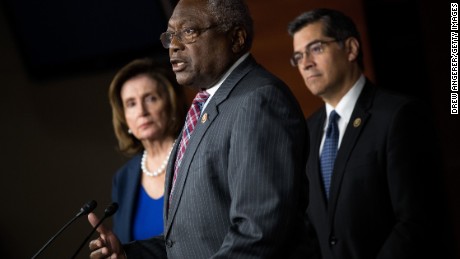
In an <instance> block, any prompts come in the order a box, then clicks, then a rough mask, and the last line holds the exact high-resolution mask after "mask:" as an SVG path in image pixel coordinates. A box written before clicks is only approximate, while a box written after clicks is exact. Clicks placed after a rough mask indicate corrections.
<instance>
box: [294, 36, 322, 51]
mask: <svg viewBox="0 0 460 259" xmlns="http://www.w3.org/2000/svg"><path fill="white" fill-rule="evenodd" d="M321 41H324V40H320V39H316V40H313V41H311V42H310V43H308V44H306V45H305V46H303V48H302V49H303V50H305V49H307V48H309V47H310V46H311V45H313V44H315V43H318V42H321ZM294 53H302V52H301V51H294Z"/></svg>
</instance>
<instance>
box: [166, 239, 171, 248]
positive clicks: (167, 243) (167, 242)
mask: <svg viewBox="0 0 460 259" xmlns="http://www.w3.org/2000/svg"><path fill="white" fill-rule="evenodd" d="M172 246H173V241H171V240H170V239H168V240H166V247H168V248H171V247H172Z"/></svg>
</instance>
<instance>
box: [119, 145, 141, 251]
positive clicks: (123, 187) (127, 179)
mask: <svg viewBox="0 0 460 259" xmlns="http://www.w3.org/2000/svg"><path fill="white" fill-rule="evenodd" d="M141 158H142V154H137V155H135V156H134V157H133V158H131V159H130V160H129V161H128V162H127V163H126V164H124V165H123V166H122V167H121V168H120V169H119V170H118V171H117V172H116V174H115V175H114V177H113V181H112V201H113V202H117V203H118V205H119V209H118V211H117V213H115V214H114V215H113V231H114V233H115V234H116V235H117V236H118V238H119V239H120V241H121V242H122V243H127V242H129V241H132V239H133V237H132V225H133V216H134V212H135V211H134V210H135V209H136V208H135V206H136V199H137V194H138V190H139V188H140V179H141V173H140V172H141Z"/></svg>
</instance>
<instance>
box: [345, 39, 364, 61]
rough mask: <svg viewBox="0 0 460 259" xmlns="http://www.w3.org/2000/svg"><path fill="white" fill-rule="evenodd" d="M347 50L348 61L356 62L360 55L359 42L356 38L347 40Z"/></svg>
mask: <svg viewBox="0 0 460 259" xmlns="http://www.w3.org/2000/svg"><path fill="white" fill-rule="evenodd" d="M345 48H346V50H347V55H348V61H356V59H357V58H358V54H359V48H361V46H360V45H359V42H358V40H357V39H356V38H354V37H350V38H348V39H346V40H345Z"/></svg>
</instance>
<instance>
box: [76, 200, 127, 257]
mask: <svg viewBox="0 0 460 259" xmlns="http://www.w3.org/2000/svg"><path fill="white" fill-rule="evenodd" d="M117 210H118V203H116V202H113V203H112V204H110V205H109V206H107V208H106V209H105V210H104V216H103V217H102V218H101V219H100V220H99V222H98V223H97V224H96V226H94V227H93V229H92V230H91V232H90V233H89V235H88V236H87V237H86V238H85V240H84V241H83V243H81V245H80V247H78V249H77V251H75V253H74V254H73V255H72V257H71V258H72V259H74V258H75V257H76V256H77V255H78V253H79V252H80V250H81V249H82V248H83V246H84V245H85V244H86V242H88V240H89V239H90V238H91V236H92V235H93V234H94V232H95V231H96V229H97V228H98V227H99V226H100V225H101V224H102V222H103V221H104V220H105V219H106V218H108V217H110V216H112V215H113V214H115V212H117Z"/></svg>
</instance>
